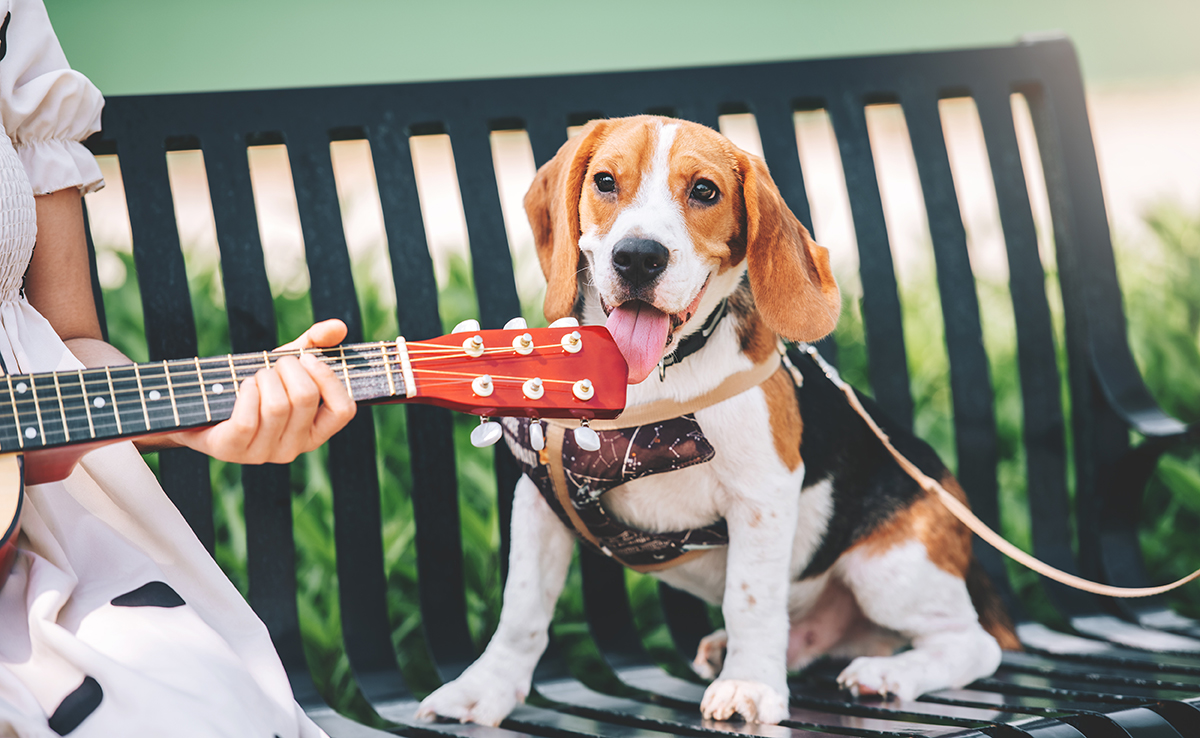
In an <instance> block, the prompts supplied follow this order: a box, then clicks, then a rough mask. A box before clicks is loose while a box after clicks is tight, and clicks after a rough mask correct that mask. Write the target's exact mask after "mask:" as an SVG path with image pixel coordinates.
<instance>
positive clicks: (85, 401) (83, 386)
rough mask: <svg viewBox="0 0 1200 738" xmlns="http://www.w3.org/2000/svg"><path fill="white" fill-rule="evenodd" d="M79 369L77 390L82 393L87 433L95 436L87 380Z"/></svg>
mask: <svg viewBox="0 0 1200 738" xmlns="http://www.w3.org/2000/svg"><path fill="white" fill-rule="evenodd" d="M78 371H79V391H80V392H82V393H83V409H84V411H85V412H86V413H87V420H88V433H90V434H91V436H92V438H95V437H96V426H95V425H94V424H93V423H92V401H91V400H89V399H88V395H87V382H86V381H85V380H84V378H83V370H82V369H80V370H78Z"/></svg>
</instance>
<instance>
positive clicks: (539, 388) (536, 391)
mask: <svg viewBox="0 0 1200 738" xmlns="http://www.w3.org/2000/svg"><path fill="white" fill-rule="evenodd" d="M521 391H522V392H524V393H525V396H526V397H528V398H529V399H530V400H540V399H542V395H544V394H546V386H545V385H544V384H542V379H541V377H534V378H533V379H529V380H526V381H525V384H523V385H521Z"/></svg>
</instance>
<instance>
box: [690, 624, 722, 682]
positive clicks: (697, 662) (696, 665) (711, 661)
mask: <svg viewBox="0 0 1200 738" xmlns="http://www.w3.org/2000/svg"><path fill="white" fill-rule="evenodd" d="M728 647H729V634H728V633H726V632H725V630H724V629H721V630H714V631H713V632H712V633H709V634H708V635H706V636H704V637H703V638H701V639H700V645H699V646H697V647H696V658H694V659H692V671H694V672H696V673H697V674H699V675H700V678H702V679H716V678H717V674H720V673H721V667H722V666H723V665H724V664H725V649H726V648H728Z"/></svg>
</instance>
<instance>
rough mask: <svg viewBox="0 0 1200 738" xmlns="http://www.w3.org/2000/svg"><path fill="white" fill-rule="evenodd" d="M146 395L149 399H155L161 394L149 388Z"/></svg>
mask: <svg viewBox="0 0 1200 738" xmlns="http://www.w3.org/2000/svg"><path fill="white" fill-rule="evenodd" d="M148 397H149V398H150V399H151V400H157V399H158V398H160V397H162V394H161V393H160V392H159V391H158V390H150V394H149V395H148Z"/></svg>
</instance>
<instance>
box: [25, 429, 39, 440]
mask: <svg viewBox="0 0 1200 738" xmlns="http://www.w3.org/2000/svg"><path fill="white" fill-rule="evenodd" d="M25 437H26V438H36V437H37V430H36V429H34V428H26V429H25Z"/></svg>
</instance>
